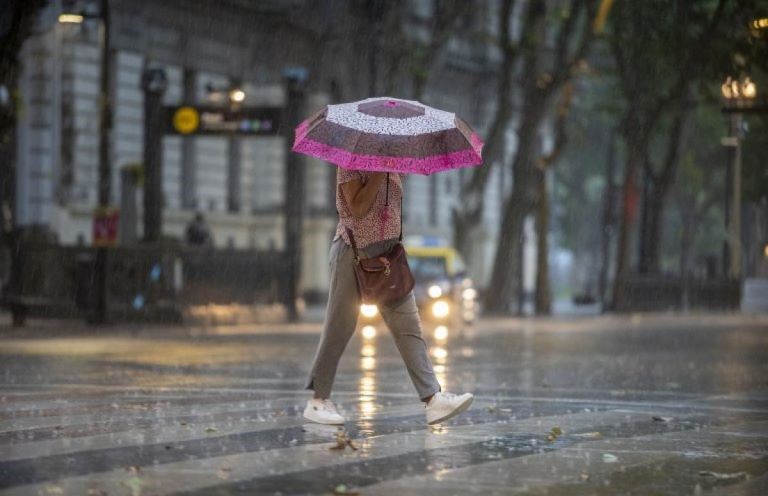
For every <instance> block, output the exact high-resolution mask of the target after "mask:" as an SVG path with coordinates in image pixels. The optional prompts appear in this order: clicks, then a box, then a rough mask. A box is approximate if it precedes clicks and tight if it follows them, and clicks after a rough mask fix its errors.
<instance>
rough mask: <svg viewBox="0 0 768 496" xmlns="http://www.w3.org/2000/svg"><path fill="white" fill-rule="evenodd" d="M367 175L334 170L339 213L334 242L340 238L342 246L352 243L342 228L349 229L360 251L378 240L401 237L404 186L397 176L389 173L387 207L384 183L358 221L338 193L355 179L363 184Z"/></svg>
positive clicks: (362, 172)
mask: <svg viewBox="0 0 768 496" xmlns="http://www.w3.org/2000/svg"><path fill="white" fill-rule="evenodd" d="M370 176H371V173H370V172H365V171H354V170H347V169H343V168H341V167H337V169H336V210H338V212H339V224H338V226H337V227H336V236H335V237H334V239H337V238H339V237H340V238H342V239H343V240H344V242H345V243H347V244H351V243H350V241H349V237H348V236H347V231H346V229H345V228H346V227H348V228H350V229H351V230H352V233H353V234H354V236H355V242H356V244H357V247H358V248H360V249H364V248H365V247H366V246H369V245H371V244H373V243H376V242H379V241H384V240H388V239H394V238H398V237H399V236H400V208H401V200H402V198H403V183H402V178H401V177H400V174H396V173H390V174H389V202H388V203H389V206H388V207H387V201H386V200H387V198H386V197H387V194H386V191H387V182H386V181H383V182H382V183H381V186H380V187H379V193H378V195H376V199H375V200H374V202H373V205H371V208H370V209H369V210H368V212H366V213H365V215H363V216H362V217H360V218H358V217H355V216H354V215H352V211H351V210H350V209H349V206H348V205H347V200H346V198H344V193H343V192H342V190H341V185H342V184H344V183H346V182H349V181H354V180H355V179H360V180H361V181H362V182H363V184H365V183H366V182H367V181H368V178H369V177H370Z"/></svg>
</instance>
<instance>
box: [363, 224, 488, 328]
mask: <svg viewBox="0 0 768 496" xmlns="http://www.w3.org/2000/svg"><path fill="white" fill-rule="evenodd" d="M405 250H406V252H407V253H408V265H409V266H410V268H411V272H412V273H413V276H414V278H415V279H416V286H415V287H414V288H413V293H414V296H415V297H416V304H417V305H418V306H419V310H420V314H421V318H422V319H424V320H428V321H432V322H436V323H445V324H456V323H461V322H463V323H466V324H470V323H472V322H474V320H475V319H476V317H477V310H478V309H477V301H476V300H477V290H476V289H475V287H474V284H473V282H472V279H470V278H469V277H467V270H466V266H465V264H464V261H463V260H462V258H461V255H460V254H459V252H458V251H456V250H455V249H454V248H453V247H451V246H449V245H447V244H446V243H445V242H443V241H442V240H440V239H439V238H431V237H421V236H419V237H409V238H408V239H406V243H405ZM360 316H361V317H362V319H363V320H364V321H365V320H374V319H377V318H378V317H379V309H378V308H377V306H376V305H361V306H360Z"/></svg>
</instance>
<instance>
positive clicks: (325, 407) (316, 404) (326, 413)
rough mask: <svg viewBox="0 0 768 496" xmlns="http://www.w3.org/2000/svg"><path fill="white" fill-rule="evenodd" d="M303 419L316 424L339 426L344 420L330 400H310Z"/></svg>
mask: <svg viewBox="0 0 768 496" xmlns="http://www.w3.org/2000/svg"><path fill="white" fill-rule="evenodd" d="M304 418H305V419H307V420H311V421H312V422H317V423H318V424H328V425H341V424H343V423H344V422H345V421H346V419H344V417H343V416H342V415H341V414H340V413H339V411H338V410H337V409H336V405H334V404H333V401H331V400H318V399H315V398H311V399H309V400H308V401H307V407H306V408H305V409H304Z"/></svg>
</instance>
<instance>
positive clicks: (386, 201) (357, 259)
mask: <svg viewBox="0 0 768 496" xmlns="http://www.w3.org/2000/svg"><path fill="white" fill-rule="evenodd" d="M384 205H385V206H386V207H389V172H387V189H386V196H385V197H384ZM344 229H346V231H347V236H348V237H349V242H350V244H351V245H352V251H353V252H354V254H355V263H360V255H359V254H358V253H357V243H355V235H354V234H353V233H352V229H350V228H348V227H346V226H344ZM398 241H403V195H402V194H401V195H400V237H398Z"/></svg>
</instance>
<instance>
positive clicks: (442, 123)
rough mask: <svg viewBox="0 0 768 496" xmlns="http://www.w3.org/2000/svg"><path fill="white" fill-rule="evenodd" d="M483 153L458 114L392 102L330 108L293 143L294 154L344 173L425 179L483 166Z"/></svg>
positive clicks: (305, 124) (300, 130)
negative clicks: (419, 176)
mask: <svg viewBox="0 0 768 496" xmlns="http://www.w3.org/2000/svg"><path fill="white" fill-rule="evenodd" d="M482 149H483V141H482V140H481V139H480V137H479V136H478V135H477V133H476V132H474V131H473V130H472V129H471V128H470V127H469V126H468V125H467V123H466V122H464V121H463V120H461V119H460V118H458V117H456V115H455V114H453V113H451V112H446V111H444V110H438V109H436V108H432V107H428V106H426V105H424V104H423V103H419V102H417V101H411V100H400V99H398V98H390V97H383V98H369V99H367V100H360V101H359V102H352V103H342V104H340V105H327V106H325V107H324V108H323V109H322V110H320V111H319V112H318V113H316V114H315V115H314V116H312V117H310V118H309V119H307V120H305V121H304V122H302V123H301V124H300V125H299V126H298V127H297V128H296V138H295V140H294V142H293V151H295V152H299V153H303V154H305V155H310V156H312V157H317V158H320V159H323V160H326V161H328V162H331V163H334V164H336V165H338V166H339V167H343V168H345V169H352V170H364V171H376V172H396V173H401V174H402V173H405V174H409V173H413V174H425V175H426V174H431V173H433V172H439V171H444V170H450V169H457V168H460V167H468V166H473V165H480V164H481V163H482V161H483V159H482V155H481V152H482Z"/></svg>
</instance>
